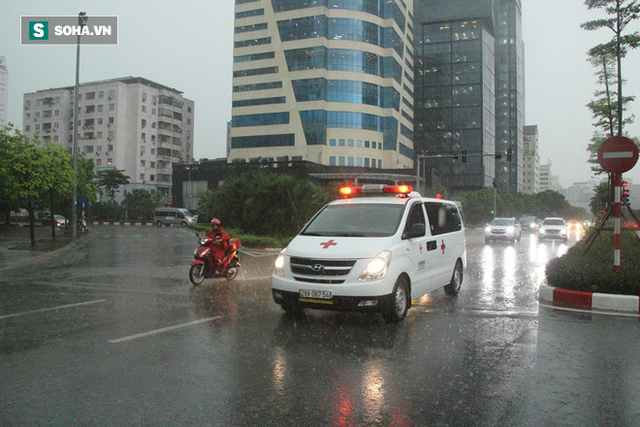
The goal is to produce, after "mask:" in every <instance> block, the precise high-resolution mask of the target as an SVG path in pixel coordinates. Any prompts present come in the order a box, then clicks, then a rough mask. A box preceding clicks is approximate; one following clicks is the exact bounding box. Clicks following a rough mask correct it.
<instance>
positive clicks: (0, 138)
mask: <svg viewBox="0 0 640 427" xmlns="http://www.w3.org/2000/svg"><path fill="white" fill-rule="evenodd" d="M0 144H1V145H2V156H1V157H0V177H1V178H2V181H3V185H2V190H3V191H4V194H5V195H6V196H7V197H9V198H10V199H11V200H14V201H17V202H18V203H24V204H26V207H27V210H28V212H29V228H30V237H31V246H32V247H35V246H36V236H35V229H34V226H35V217H34V209H35V203H36V202H37V201H38V200H40V198H41V197H42V192H43V190H45V189H46V188H47V184H46V182H47V171H45V167H44V165H45V161H44V159H45V156H44V152H43V150H42V149H39V148H38V147H37V146H36V145H35V144H34V143H33V142H31V141H30V140H29V138H27V136H26V135H24V134H23V133H21V132H20V131H19V130H17V129H14V128H12V127H9V128H7V129H4V130H2V131H1V133H0Z"/></svg>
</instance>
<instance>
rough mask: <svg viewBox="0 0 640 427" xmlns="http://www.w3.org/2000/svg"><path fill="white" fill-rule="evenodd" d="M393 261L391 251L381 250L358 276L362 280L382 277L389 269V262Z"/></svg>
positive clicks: (366, 280)
mask: <svg viewBox="0 0 640 427" xmlns="http://www.w3.org/2000/svg"><path fill="white" fill-rule="evenodd" d="M390 262H391V252H389V251H383V252H380V254H378V255H377V256H376V257H375V258H373V259H372V260H371V261H369V264H367V266H366V267H365V269H364V270H363V271H362V274H360V277H359V278H358V280H359V281H361V282H368V281H370V280H378V279H382V278H383V277H384V276H385V275H386V274H387V270H388V269H389V263H390Z"/></svg>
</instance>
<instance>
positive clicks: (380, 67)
mask: <svg viewBox="0 0 640 427" xmlns="http://www.w3.org/2000/svg"><path fill="white" fill-rule="evenodd" d="M412 8H413V4H412V2H411V1H406V0H295V1H294V0H236V10H235V12H236V17H235V18H236V19H235V38H234V73H233V110H232V120H231V149H230V154H229V158H230V160H231V161H232V162H243V161H248V160H249V161H250V160H256V159H259V158H262V159H265V158H268V159H274V160H277V159H284V158H289V159H301V160H308V161H312V162H315V163H319V164H324V165H335V166H342V165H343V166H363V167H365V166H366V167H373V168H384V169H393V168H411V167H413V156H414V153H413V85H414V81H413V71H412V70H413V26H412V21H413V14H412Z"/></svg>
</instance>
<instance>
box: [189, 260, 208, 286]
mask: <svg viewBox="0 0 640 427" xmlns="http://www.w3.org/2000/svg"><path fill="white" fill-rule="evenodd" d="M189 280H191V283H193V284H194V285H196V286H198V285H199V284H201V283H202V282H204V264H196V265H192V266H191V269H190V270H189Z"/></svg>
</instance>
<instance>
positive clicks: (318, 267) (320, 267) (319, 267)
mask: <svg viewBox="0 0 640 427" xmlns="http://www.w3.org/2000/svg"><path fill="white" fill-rule="evenodd" d="M311 269H312V270H313V271H315V272H316V273H320V272H321V271H324V265H322V264H315V265H312V266H311Z"/></svg>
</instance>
